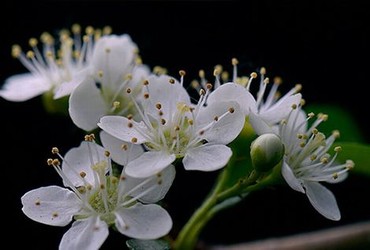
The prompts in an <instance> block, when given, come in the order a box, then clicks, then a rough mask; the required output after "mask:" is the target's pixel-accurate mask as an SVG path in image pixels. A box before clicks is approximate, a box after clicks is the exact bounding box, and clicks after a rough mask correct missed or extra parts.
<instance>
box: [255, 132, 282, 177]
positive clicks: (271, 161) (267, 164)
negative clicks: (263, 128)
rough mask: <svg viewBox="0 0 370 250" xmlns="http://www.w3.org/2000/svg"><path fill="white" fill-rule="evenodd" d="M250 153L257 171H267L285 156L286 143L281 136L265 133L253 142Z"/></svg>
mask: <svg viewBox="0 0 370 250" xmlns="http://www.w3.org/2000/svg"><path fill="white" fill-rule="evenodd" d="M250 154H251V159H252V163H253V167H254V169H255V170H256V171H257V172H267V171H269V170H270V169H272V168H273V167H274V166H276V165H277V164H278V163H279V162H280V161H281V159H282V158H283V155H284V145H283V143H282V142H281V140H280V137H279V136H277V135H275V134H272V133H267V134H263V135H260V136H259V137H257V139H255V140H254V141H253V142H252V144H251V150H250Z"/></svg>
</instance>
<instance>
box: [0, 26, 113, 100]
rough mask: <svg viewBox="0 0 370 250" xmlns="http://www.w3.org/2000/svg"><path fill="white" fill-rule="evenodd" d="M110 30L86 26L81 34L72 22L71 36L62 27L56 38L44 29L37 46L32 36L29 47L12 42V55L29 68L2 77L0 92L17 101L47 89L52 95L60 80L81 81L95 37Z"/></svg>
mask: <svg viewBox="0 0 370 250" xmlns="http://www.w3.org/2000/svg"><path fill="white" fill-rule="evenodd" d="M110 32H111V29H110V27H105V28H104V29H103V30H100V29H97V30H94V28H93V27H91V26H89V27H87V28H86V34H85V35H83V36H82V37H81V27H80V26H79V25H77V24H75V25H73V26H72V36H71V34H70V31H68V30H62V31H60V32H59V39H58V40H57V41H55V40H56V39H55V38H54V37H53V36H52V35H51V34H49V33H47V32H44V33H43V34H42V35H41V37H40V40H41V42H42V48H41V50H40V49H39V48H38V43H39V41H38V39H36V38H31V39H30V40H29V45H30V47H31V50H29V51H27V52H25V53H24V52H23V51H22V49H21V47H20V46H19V45H13V47H12V56H13V57H15V58H18V59H19V61H20V62H21V63H22V64H23V65H24V66H25V67H26V68H27V69H28V71H29V72H28V73H22V74H17V75H14V76H10V77H9V78H8V79H6V80H5V84H4V85H3V87H2V89H1V90H0V96H1V97H3V98H4V99H6V100H9V101H17V102H21V101H26V100H29V99H31V98H34V97H36V96H39V95H42V94H45V93H47V92H51V93H52V95H53V96H54V94H55V93H56V92H57V91H58V89H59V88H60V87H61V86H63V85H64V84H67V85H68V84H69V83H70V82H71V81H73V82H76V83H79V82H81V81H82V80H83V79H84V77H85V73H86V72H85V69H86V67H87V66H88V65H89V60H90V58H91V53H92V50H93V47H94V43H95V41H96V40H98V39H99V38H100V37H101V36H102V35H107V34H109V33H110ZM72 90H73V88H69V90H68V91H65V92H64V93H63V95H59V96H54V97H55V98H60V97H63V96H65V95H69V94H70V93H71V91H72Z"/></svg>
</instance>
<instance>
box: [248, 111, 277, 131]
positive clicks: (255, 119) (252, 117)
mask: <svg viewBox="0 0 370 250" xmlns="http://www.w3.org/2000/svg"><path fill="white" fill-rule="evenodd" d="M249 123H250V124H251V125H252V127H253V130H254V132H255V133H256V134H257V135H262V134H266V133H274V129H273V127H272V124H268V123H266V121H264V120H263V119H262V118H261V117H260V116H259V115H257V114H255V113H254V112H250V113H249Z"/></svg>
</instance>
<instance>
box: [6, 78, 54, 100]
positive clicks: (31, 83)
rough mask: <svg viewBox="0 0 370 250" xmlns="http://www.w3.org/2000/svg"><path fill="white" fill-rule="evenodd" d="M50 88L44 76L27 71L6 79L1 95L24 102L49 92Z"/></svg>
mask: <svg viewBox="0 0 370 250" xmlns="http://www.w3.org/2000/svg"><path fill="white" fill-rule="evenodd" d="M50 88H51V86H50V84H49V83H48V82H46V81H45V79H44V78H42V77H38V76H35V75H33V74H30V73H25V74H19V75H14V76H11V77H9V78H8V79H6V81H5V83H4V85H3V86H2V89H1V90H0V96H1V97H2V98H4V99H6V100H8V101H13V102H23V101H27V100H29V99H31V98H34V97H36V96H39V95H41V94H43V93H45V92H47V91H48V90H50Z"/></svg>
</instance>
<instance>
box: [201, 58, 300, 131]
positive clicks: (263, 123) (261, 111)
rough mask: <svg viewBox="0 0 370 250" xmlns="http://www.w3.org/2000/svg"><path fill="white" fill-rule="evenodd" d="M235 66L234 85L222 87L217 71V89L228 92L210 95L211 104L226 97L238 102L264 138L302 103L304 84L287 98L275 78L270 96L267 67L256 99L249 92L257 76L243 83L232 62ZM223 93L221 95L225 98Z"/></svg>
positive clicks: (231, 83)
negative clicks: (279, 89) (292, 107)
mask: <svg viewBox="0 0 370 250" xmlns="http://www.w3.org/2000/svg"><path fill="white" fill-rule="evenodd" d="M233 66H234V74H233V79H232V82H228V83H225V84H222V85H220V84H219V83H220V79H219V75H220V73H219V72H218V70H217V68H216V72H215V76H216V83H217V85H219V87H218V88H220V89H227V90H225V91H222V92H221V91H220V92H218V93H214V94H213V95H210V96H209V98H208V103H209V104H211V103H213V102H217V101H218V100H220V98H223V99H222V100H235V101H237V102H238V103H239V105H240V107H241V108H242V110H243V112H244V114H245V115H246V116H249V122H250V123H251V125H252V127H253V129H254V131H255V132H256V134H258V135H261V134H264V133H267V131H270V130H271V128H273V129H275V130H276V129H277V125H278V123H279V122H280V121H281V120H282V119H285V118H286V117H287V116H288V114H289V112H290V110H291V106H292V105H293V104H295V103H299V102H300V100H301V98H302V96H301V94H300V93H298V92H299V91H300V89H301V85H299V84H297V85H296V86H295V87H294V88H293V89H291V90H290V91H288V92H287V93H286V94H285V95H284V96H282V97H280V94H279V93H278V87H279V85H280V84H281V79H280V78H279V77H275V79H274V83H273V85H272V86H271V88H270V91H269V92H268V93H267V89H268V87H267V86H268V85H269V78H266V77H265V74H266V70H265V68H261V70H260V84H259V89H258V91H257V94H256V97H255V96H254V95H252V93H251V92H250V89H251V84H252V81H253V79H255V78H257V77H258V75H257V73H255V72H253V73H252V74H251V75H250V78H249V79H248V81H247V80H246V79H245V80H243V81H241V80H240V79H238V77H237V68H236V66H237V61H236V59H233ZM215 85H216V84H215ZM244 85H245V86H244ZM225 92H227V94H224V93H225ZM220 93H222V96H221V95H220Z"/></svg>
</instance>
